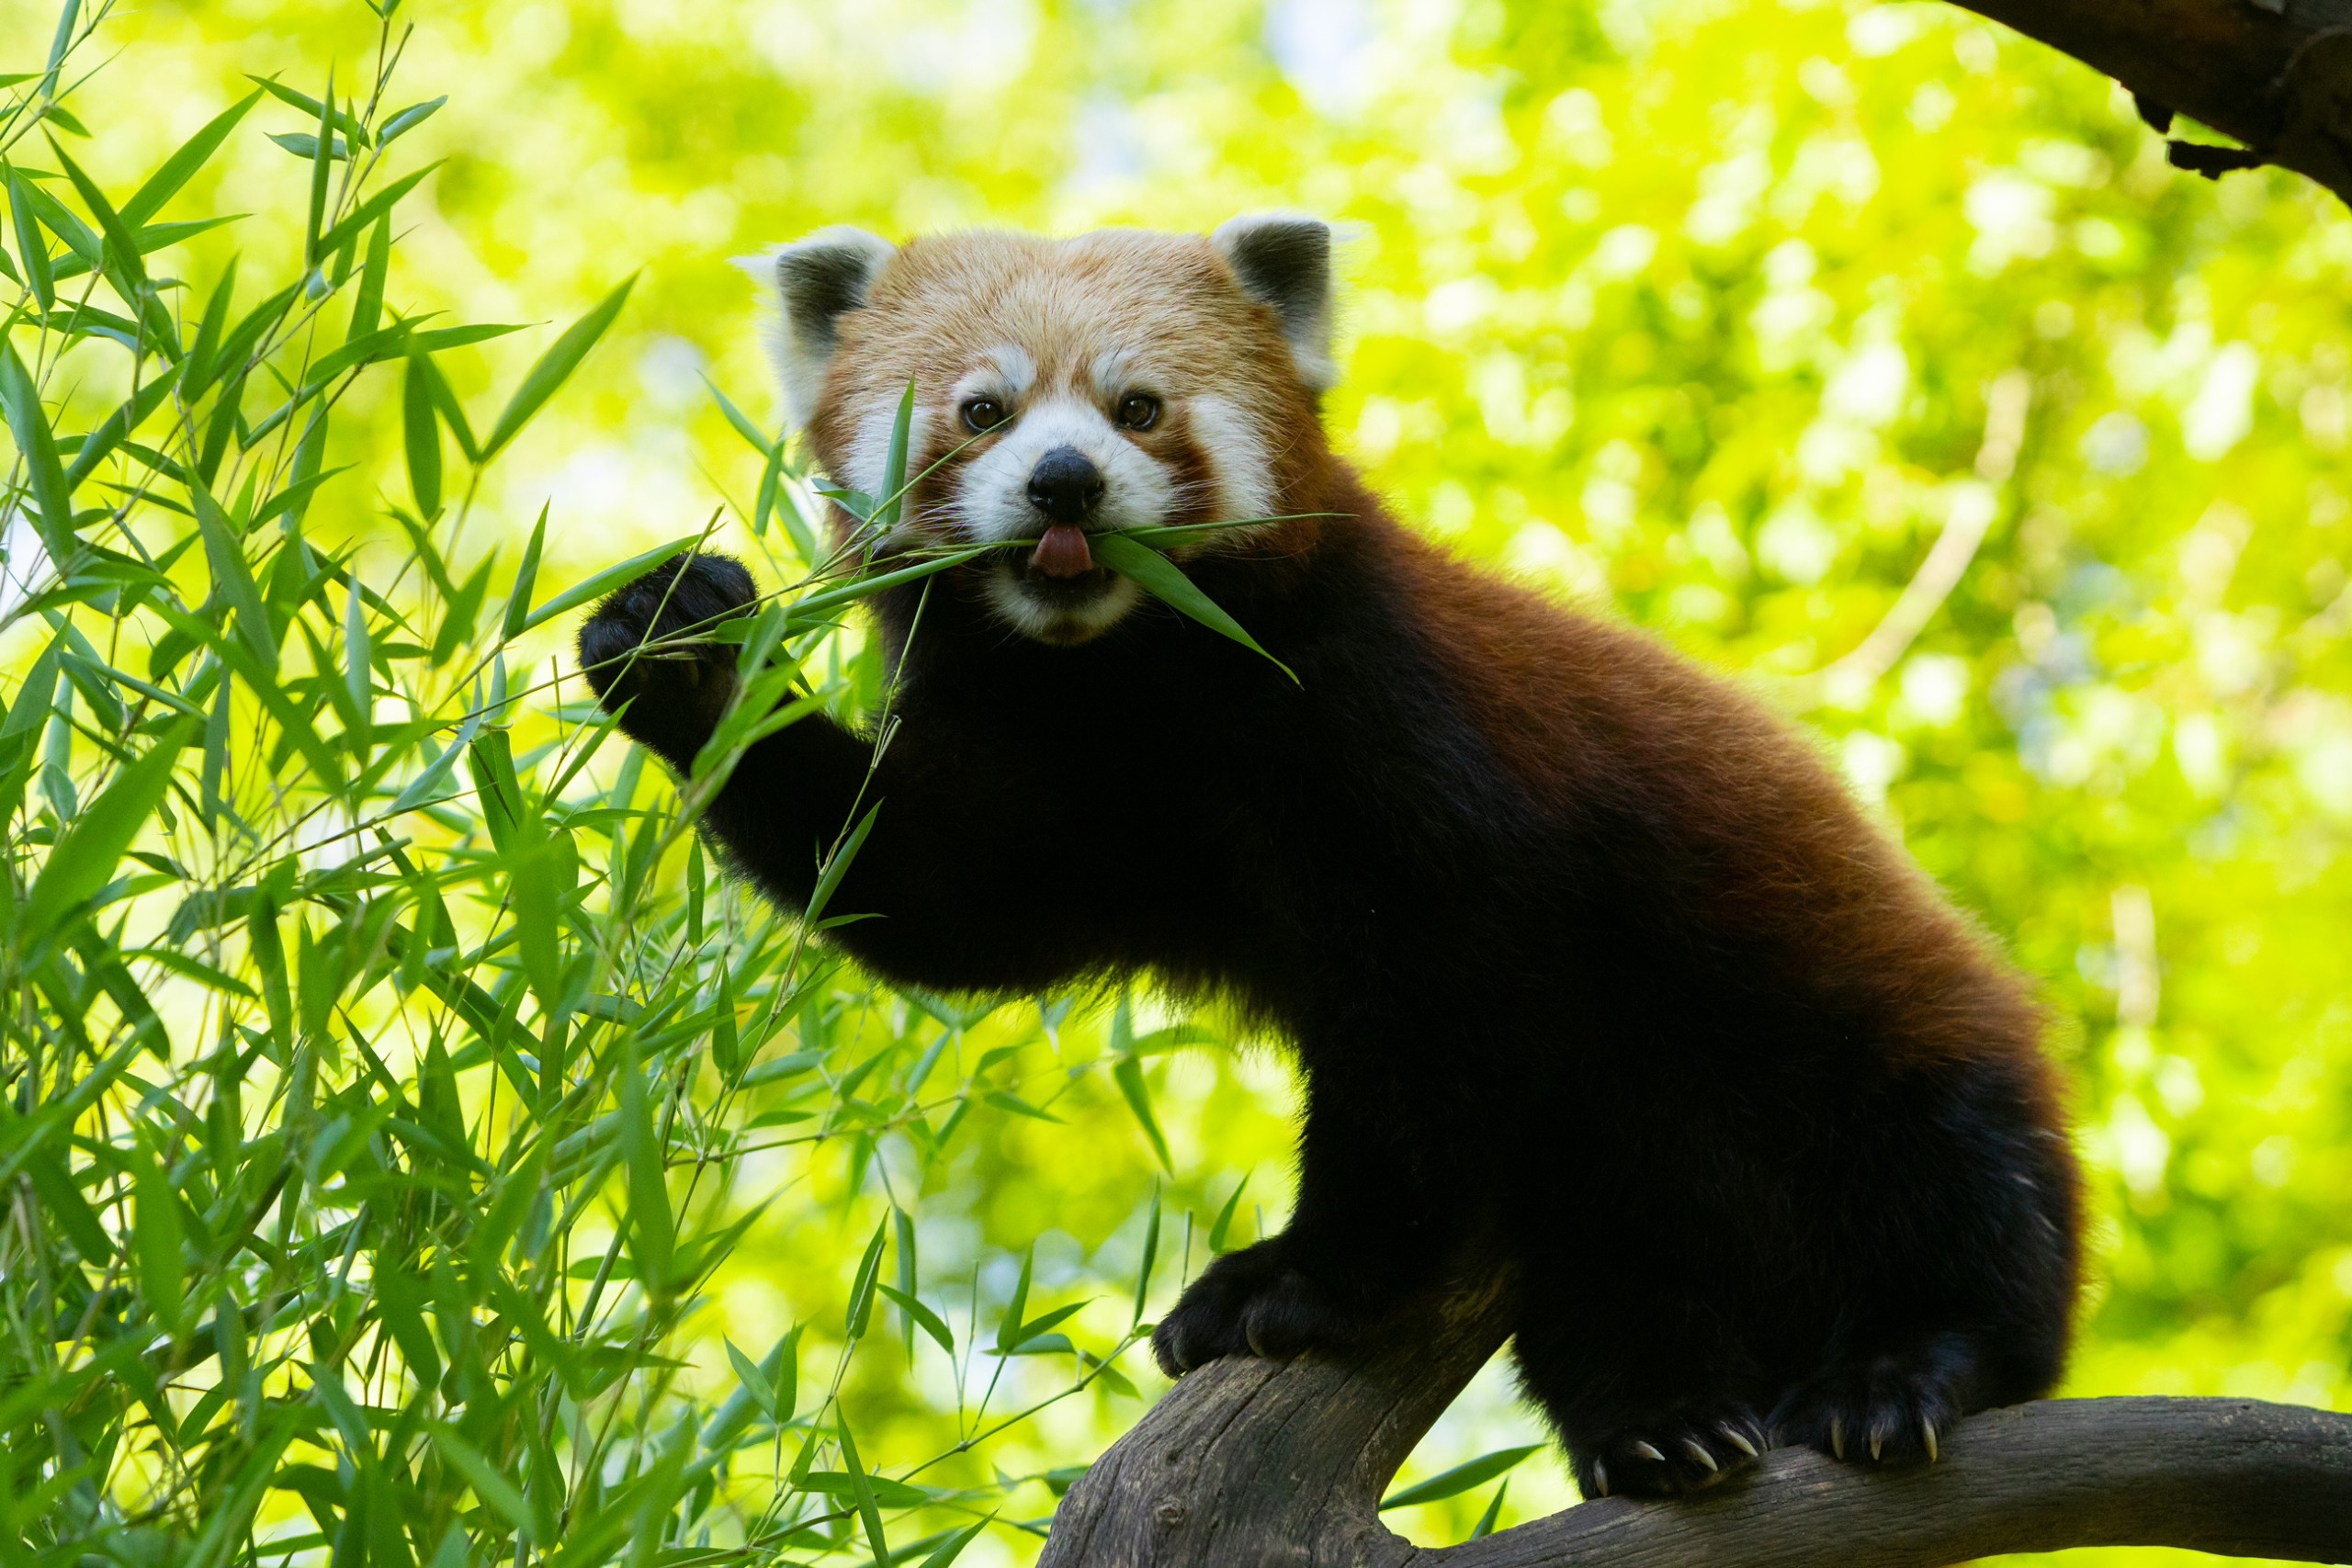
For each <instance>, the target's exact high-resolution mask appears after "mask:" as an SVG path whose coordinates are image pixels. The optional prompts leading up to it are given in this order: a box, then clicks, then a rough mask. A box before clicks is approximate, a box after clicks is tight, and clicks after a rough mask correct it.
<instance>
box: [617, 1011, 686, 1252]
mask: <svg viewBox="0 0 2352 1568" xmlns="http://www.w3.org/2000/svg"><path fill="white" fill-rule="evenodd" d="M619 1077H620V1091H621V1092H620V1115H621V1122H620V1134H621V1155H622V1159H623V1161H624V1163H625V1164H626V1166H627V1168H628V1213H629V1233H628V1234H629V1247H630V1251H631V1254H632V1255H633V1256H634V1257H635V1258H636V1260H637V1274H638V1278H639V1280H641V1281H642V1282H643V1283H644V1285H645V1287H646V1289H647V1290H649V1291H651V1292H654V1293H655V1294H656V1295H664V1294H667V1293H668V1292H669V1289H670V1264H671V1255H672V1250H673V1247H674V1245H675V1241H676V1235H677V1230H676V1225H675V1223H674V1222H673V1220H672V1218H671V1214H670V1188H669V1183H668V1181H667V1180H666V1179H665V1178H664V1176H663V1173H662V1150H661V1145H659V1144H658V1143H657V1142H656V1141H655V1137H654V1130H653V1108H652V1100H651V1096H650V1094H649V1092H648V1091H647V1089H646V1082H645V1073H644V1070H643V1069H642V1068H641V1067H640V1066H639V1063H638V1048H637V1040H636V1037H635V1036H634V1035H632V1036H631V1037H630V1038H629V1040H628V1047H627V1049H626V1051H625V1052H624V1054H623V1056H622V1061H621V1066H620V1070H619Z"/></svg>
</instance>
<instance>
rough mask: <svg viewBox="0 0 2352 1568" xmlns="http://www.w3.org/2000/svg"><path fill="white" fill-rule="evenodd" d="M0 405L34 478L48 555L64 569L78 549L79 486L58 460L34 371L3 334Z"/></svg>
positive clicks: (37, 513) (37, 517) (0, 342)
mask: <svg viewBox="0 0 2352 1568" xmlns="http://www.w3.org/2000/svg"><path fill="white" fill-rule="evenodd" d="M0 407H5V409H6V412H7V417H8V434H10V435H12V436H14V437H15V438H16V442H17V451H19V452H21V453H22V454H24V458H25V468H26V471H27V473H28V477H29V478H30V479H31V482H32V492H33V510H34V514H35V515H34V525H35V526H37V527H38V528H39V529H40V538H41V543H42V545H43V546H45V547H47V548H48V550H49V558H50V559H51V561H53V562H55V563H56V564H57V565H58V567H59V569H60V570H63V568H64V566H65V563H67V562H69V561H71V560H72V559H73V558H74V544H75V540H74V492H73V491H72V489H71V488H70V487H69V486H68V485H67V484H66V482H65V467H64V465H63V464H62V462H60V461H59V460H58V456H57V438H56V435H55V434H54V433H53V432H51V429H50V427H49V413H48V411H47V410H45V409H43V408H42V407H41V406H40V391H39V389H37V388H35V386H34V385H33V378H32V372H31V371H29V370H28V369H26V368H25V362H24V361H23V360H21V359H19V358H17V345H16V344H13V343H9V342H6V341H5V340H0Z"/></svg>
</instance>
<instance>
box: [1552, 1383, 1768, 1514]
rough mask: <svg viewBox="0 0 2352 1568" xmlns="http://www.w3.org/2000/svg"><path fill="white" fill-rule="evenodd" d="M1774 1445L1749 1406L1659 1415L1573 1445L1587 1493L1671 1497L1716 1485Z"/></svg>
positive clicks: (1574, 1465) (1581, 1487)
mask: <svg viewBox="0 0 2352 1568" xmlns="http://www.w3.org/2000/svg"><path fill="white" fill-rule="evenodd" d="M1770 1446H1771V1444H1770V1438H1768V1437H1767V1436H1766V1433H1765V1430H1764V1424H1763V1423H1762V1422H1761V1421H1758V1419H1757V1418H1756V1417H1755V1416H1754V1415H1753V1414H1752V1413H1750V1412H1749V1411H1748V1410H1747V1408H1746V1407H1745V1406H1740V1407H1737V1408H1735V1409H1733V1410H1730V1411H1726V1412H1724V1413H1722V1414H1720V1415H1716V1416H1700V1415H1697V1414H1695V1413H1692V1412H1679V1413H1673V1414H1665V1415H1660V1416H1657V1417H1656V1418H1655V1419H1651V1420H1646V1421H1642V1422H1637V1423H1629V1424H1628V1425H1627V1426H1626V1427H1624V1428H1623V1430H1620V1431H1616V1432H1611V1433H1608V1434H1605V1435H1601V1436H1598V1437H1589V1436H1587V1435H1586V1434H1582V1433H1579V1434H1578V1435H1577V1438H1576V1439H1575V1440H1573V1441H1572V1442H1571V1443H1570V1444H1569V1447H1568V1459H1569V1465H1570V1468H1571V1469H1572V1470H1574V1471H1575V1472H1576V1478H1577V1490H1578V1491H1580V1492H1582V1493H1583V1494H1584V1495H1586V1496H1587V1497H1614V1496H1632V1497H1668V1496H1673V1495H1678V1494H1679V1493H1684V1492H1696V1491H1699V1490H1701V1489H1702V1488H1704V1487H1708V1486H1713V1485H1714V1484H1715V1483H1717V1482H1719V1481H1722V1480H1724V1478H1725V1477H1727V1476H1729V1475H1731V1474H1732V1473H1733V1472H1736V1471H1737V1470H1739V1469H1741V1468H1742V1467H1743V1466H1746V1465H1749V1464H1753V1463H1755V1462H1756V1460H1757V1457H1758V1455H1760V1454H1761V1453H1762V1452H1763V1451H1764V1450H1766V1449H1767V1448H1770Z"/></svg>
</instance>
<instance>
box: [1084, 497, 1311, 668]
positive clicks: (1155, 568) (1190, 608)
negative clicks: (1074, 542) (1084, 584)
mask: <svg viewBox="0 0 2352 1568" xmlns="http://www.w3.org/2000/svg"><path fill="white" fill-rule="evenodd" d="M1087 543H1088V544H1090V545H1091V546H1092V547H1093V550H1094V556H1095V558H1096V559H1098V560H1100V561H1101V562H1102V563H1103V565H1104V566H1107V567H1109V568H1110V569H1111V570H1113V571H1115V572H1117V573H1118V574H1119V575H1120V576H1121V577H1124V578H1127V579H1129V580H1130V581H1133V582H1134V583H1135V584H1136V586H1137V587H1139V588H1141V589H1143V590H1144V592H1147V593H1149V594H1150V595H1151V596H1152V597H1153V598H1155V599H1158V600H1159V601H1160V602H1161V603H1162V604H1167V605H1168V606H1169V607H1170V608H1171V609H1174V610H1177V611H1180V612H1182V614H1184V615H1190V616H1191V617H1192V618H1193V619H1194V620H1196V621H1198V622H1200V623H1201V625H1203V626H1206V627H1208V628H1209V629H1210V630H1211V631H1213V632H1216V633H1218V634H1219V635H1221V636H1224V637H1231V638H1232V639H1233V640H1234V641H1236V642H1238V643H1239V644H1240V645H1241V646H1242V647H1244V648H1246V649H1250V650H1251V651H1252V652H1254V653H1257V654H1260V655H1261V656H1262V657H1264V658H1265V659H1267V660H1271V661H1272V664H1273V666H1274V668H1275V669H1277V670H1279V671H1282V672H1283V674H1285V675H1288V676H1289V677H1290V678H1291V680H1292V682H1294V683H1295V682H1297V680H1298V676H1297V674H1296V672H1295V671H1293V670H1292V669H1291V667H1290V666H1289V665H1287V664H1284V663H1283V661H1282V660H1279V659H1275V658H1274V656H1273V655H1272V654H1271V653H1268V652H1266V650H1265V649H1262V648H1260V647H1259V646H1258V639H1257V638H1256V637H1251V636H1250V634H1249V633H1248V632H1246V631H1244V630H1242V629H1241V623H1240V622H1238V621H1237V620H1235V619H1234V618H1233V617H1232V616H1231V615H1227V614H1226V613H1225V612H1224V611H1223V610H1222V609H1220V608H1218V607H1217V605H1216V603H1215V602H1214V601H1212V600H1211V599H1210V598H1209V596H1208V595H1207V594H1205V593H1204V592H1201V591H1200V590H1199V589H1198V588H1196V587H1194V586H1193V580H1192V579H1191V578H1189V577H1186V576H1185V575H1184V573H1183V571H1182V569H1181V568H1179V567H1178V566H1177V564H1176V563H1175V562H1174V561H1172V560H1170V559H1169V558H1167V557H1166V556H1163V555H1161V554H1160V553H1159V551H1158V550H1155V549H1153V548H1152V547H1150V546H1148V545H1141V544H1137V543H1136V541H1135V540H1133V539H1130V538H1127V537H1125V536H1123V535H1121V534H1119V533H1118V532H1116V531H1115V530H1113V531H1106V532H1103V533H1100V534H1095V535H1091V536H1089V538H1088V540H1087Z"/></svg>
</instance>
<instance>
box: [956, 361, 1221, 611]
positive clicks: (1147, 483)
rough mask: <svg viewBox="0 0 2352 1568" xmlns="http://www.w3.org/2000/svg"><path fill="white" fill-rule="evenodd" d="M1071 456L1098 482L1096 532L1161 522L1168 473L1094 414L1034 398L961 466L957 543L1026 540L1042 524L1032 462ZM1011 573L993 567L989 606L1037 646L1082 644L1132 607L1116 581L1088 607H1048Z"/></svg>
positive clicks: (1134, 596) (1067, 400) (1171, 500)
mask: <svg viewBox="0 0 2352 1568" xmlns="http://www.w3.org/2000/svg"><path fill="white" fill-rule="evenodd" d="M1064 446H1069V447H1074V448H1076V449H1077V450H1078V451H1079V452H1080V454H1082V455H1083V456H1084V457H1086V458H1087V459H1088V460H1089V461H1091V462H1092V463H1093V465H1094V466H1095V468H1098V469H1100V470H1101V471H1102V474H1103V506H1102V510H1101V511H1100V512H1099V513H1096V514H1095V518H1094V523H1093V526H1094V527H1095V528H1096V529H1098V530H1109V529H1114V528H1148V527H1152V526H1154V525H1158V524H1159V523H1162V522H1164V521H1166V519H1167V517H1168V514H1169V513H1170V510H1171V509H1172V508H1173V507H1174V505H1175V502H1176V485H1175V481H1174V480H1173V479H1171V478H1170V475H1169V472H1168V470H1167V469H1166V468H1163V467H1161V465H1160V464H1159V462H1158V460H1156V459H1155V458H1153V457H1149V456H1148V455H1147V454H1145V453H1144V451H1143V450H1142V449H1141V448H1139V447H1138V446H1136V444H1135V443H1134V442H1132V441H1130V440H1128V439H1127V437H1126V436H1125V434H1124V433H1122V432H1121V431H1120V430H1119V428H1118V427H1117V426H1116V425H1114V424H1113V423H1111V422H1110V421H1109V420H1108V419H1106V418H1104V417H1103V411H1102V410H1101V409H1098V408H1096V407H1095V406H1094V405H1093V404H1091V403H1090V402H1085V401H1081V400H1079V399H1077V398H1073V397H1069V396H1067V395H1064V396H1055V397H1048V398H1046V399H1043V400H1039V401H1037V402H1035V403H1033V404H1031V405H1030V406H1029V407H1027V408H1025V409H1021V410H1019V411H1018V412H1017V414H1016V417H1015V418H1014V420H1013V422H1012V423H1011V424H1009V425H1007V426H1005V427H1004V428H1003V429H1002V430H1001V432H999V433H998V434H997V435H996V436H995V437H994V439H993V440H991V441H990V443H989V448H988V450H987V451H985V452H983V453H981V454H980V456H979V457H978V458H976V459H975V460H974V461H973V462H971V463H970V464H969V465H967V467H966V468H965V469H964V472H963V476H962V478H961V479H960V481H959V483H958V488H957V501H958V506H957V510H958V512H959V513H961V515H962V517H963V521H964V527H965V531H966V533H967V536H969V537H971V538H974V539H979V540H989V541H997V540H1005V541H1010V540H1015V539H1034V538H1035V537H1036V536H1038V535H1039V534H1040V533H1042V532H1043V531H1044V524H1045V519H1044V517H1043V516H1042V515H1041V514H1040V513H1038V511H1037V508H1036V507H1035V504H1034V503H1032V502H1031V501H1030V500H1029V476H1030V475H1031V474H1032V473H1034V472H1035V470H1036V468H1037V463H1038V461H1039V459H1041V458H1043V457H1045V456H1046V453H1048V452H1052V451H1056V450H1057V449H1059V448H1061V447H1064ZM1024 581H1025V580H1024V575H1023V570H1022V568H1021V566H1020V565H1019V564H1017V563H1015V562H1012V561H1006V562H1003V563H1001V564H1000V565H999V566H998V567H997V568H996V570H993V571H992V572H991V573H990V574H989V578H988V593H989V602H990V603H991V604H993V605H994V606H995V607H996V611H997V613H998V614H999V615H1002V616H1003V617H1004V618H1005V620H1006V621H1007V622H1009V623H1011V625H1012V626H1013V628H1014V629H1015V630H1017V631H1019V632H1021V633H1023V635H1025V636H1028V637H1035V638H1036V639H1038V640H1039V641H1041V642H1059V643H1070V642H1084V641H1085V640H1086V639H1087V638H1089V637H1094V636H1096V635H1097V634H1099V633H1101V632H1103V631H1105V630H1107V629H1109V627H1110V626H1112V625H1113V624H1114V623H1115V622H1117V621H1118V620H1119V619H1120V618H1121V617H1122V616H1124V615H1126V614H1127V612H1128V611H1130V610H1132V609H1134V608H1135V607H1136V604H1137V603H1139V602H1140V600H1141V598H1142V594H1141V592H1140V591H1139V590H1138V589H1137V588H1136V585H1135V584H1134V583H1133V582H1130V581H1127V579H1125V578H1124V577H1119V576H1115V575H1114V576H1112V577H1110V578H1109V579H1108V580H1107V581H1104V582H1103V585H1102V587H1101V589H1100V591H1099V592H1096V593H1094V594H1093V595H1092V596H1091V597H1090V598H1085V599H1080V600H1067V601H1063V602H1059V603H1057V602H1054V601H1052V600H1049V599H1046V598H1042V597H1040V596H1039V595H1038V594H1036V593H1035V592H1031V591H1030V589H1029V588H1027V587H1024V586H1023V584H1024Z"/></svg>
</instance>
